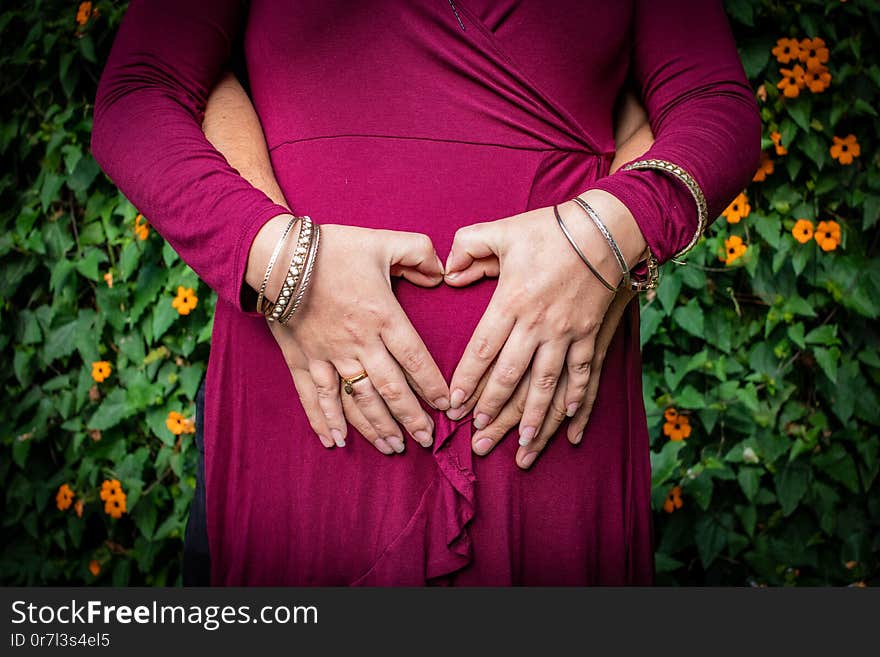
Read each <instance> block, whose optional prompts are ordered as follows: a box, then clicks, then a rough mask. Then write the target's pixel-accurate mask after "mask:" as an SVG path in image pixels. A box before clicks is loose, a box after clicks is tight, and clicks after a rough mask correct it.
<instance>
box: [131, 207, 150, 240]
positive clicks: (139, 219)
mask: <svg viewBox="0 0 880 657" xmlns="http://www.w3.org/2000/svg"><path fill="white" fill-rule="evenodd" d="M134 234H135V235H137V238H138V239H139V240H140V241H141V242H143V241H144V240H145V239H147V237H149V236H150V224H149V223H147V222H146V221H144V215H142V214H141V213H138V216H136V217H135V218H134Z"/></svg>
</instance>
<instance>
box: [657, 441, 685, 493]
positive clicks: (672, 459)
mask: <svg viewBox="0 0 880 657" xmlns="http://www.w3.org/2000/svg"><path fill="white" fill-rule="evenodd" d="M683 447H684V441H682V440H676V441H673V440H670V441H668V442H666V444H665V445H663V448H662V449H661V450H660V452H651V482H652V486H653V487H654V488H657V487H658V486H661V485H662V484H665V483H666V481H667V480H669V478H670V477H672V475H673V473H674V472H675V471H676V470H677V469H678V468H679V467H680V466H681V459H679V458H678V453H679V452H680V451H681V449H682V448H683Z"/></svg>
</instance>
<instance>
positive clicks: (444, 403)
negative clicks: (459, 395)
mask: <svg viewBox="0 0 880 657" xmlns="http://www.w3.org/2000/svg"><path fill="white" fill-rule="evenodd" d="M434 406H435V407H436V408H438V409H440V410H441V411H445V410H446V409H448V408H449V399H448V398H447V397H438V398H437V399H435V400H434Z"/></svg>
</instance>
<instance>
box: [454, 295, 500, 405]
mask: <svg viewBox="0 0 880 657" xmlns="http://www.w3.org/2000/svg"><path fill="white" fill-rule="evenodd" d="M499 289H500V287H499ZM499 289H496V290H495V294H493V295H492V299H491V300H490V301H489V305H488V306H487V307H486V312H484V313H483V316H482V317H481V318H480V322H479V323H478V324H477V328H475V329H474V334H473V335H472V336H471V339H470V340H469V341H468V344H467V346H466V347H465V350H464V354H462V357H461V360H460V361H459V362H458V365H457V366H456V368H455V372H454V373H453V374H452V383H450V385H449V388H450V390H451V397H450V405H451V407H452V408H453V409H455V408H458V407H459V406H460V405H461V404H462V402H464V400H465V399H468V398H469V397H470V396H471V395H472V394H473V393H474V390H476V387H477V384H478V383H479V381H480V378H482V376H483V374H485V372H486V370H487V369H488V368H489V365H491V364H492V361H493V360H495V357H496V356H497V355H498V353H499V352H500V351H501V347H503V346H504V343H505V342H507V337H508V336H509V335H510V331H511V330H512V329H513V324H514V317H513V316H512V315H509V314H507V313H503V312H501V307H502V306H503V304H502V303H501V302H499V301H498V298H499Z"/></svg>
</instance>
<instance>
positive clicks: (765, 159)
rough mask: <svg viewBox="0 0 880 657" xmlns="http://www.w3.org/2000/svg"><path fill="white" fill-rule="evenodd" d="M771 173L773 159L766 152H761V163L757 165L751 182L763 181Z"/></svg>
mask: <svg viewBox="0 0 880 657" xmlns="http://www.w3.org/2000/svg"><path fill="white" fill-rule="evenodd" d="M771 173H773V160H771V159H770V155H769V154H768V153H761V164H759V165H758V170H757V171H756V172H755V175H754V177H753V178H752V182H764V181H765V180H767V176H769V175H770V174H771Z"/></svg>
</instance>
